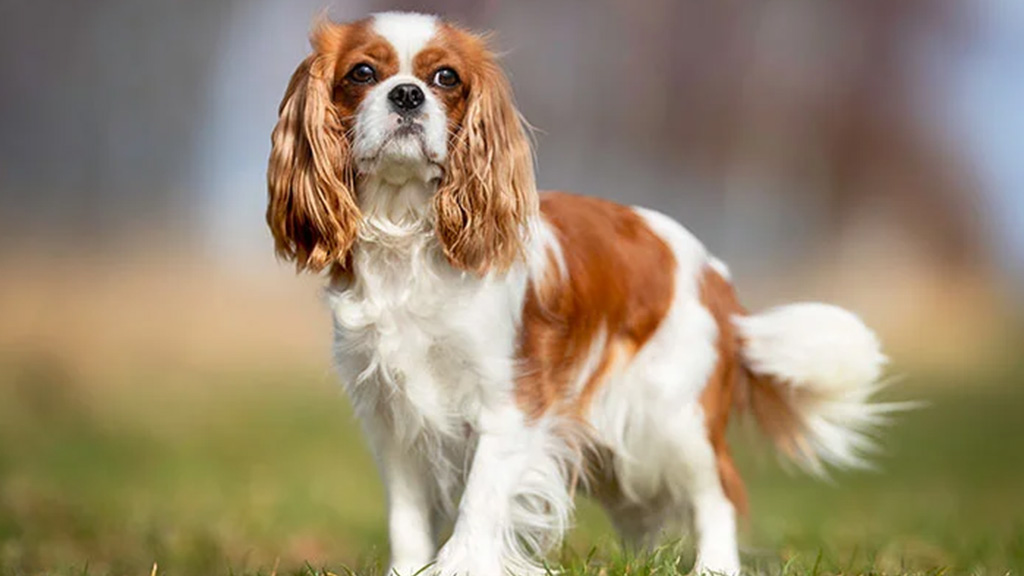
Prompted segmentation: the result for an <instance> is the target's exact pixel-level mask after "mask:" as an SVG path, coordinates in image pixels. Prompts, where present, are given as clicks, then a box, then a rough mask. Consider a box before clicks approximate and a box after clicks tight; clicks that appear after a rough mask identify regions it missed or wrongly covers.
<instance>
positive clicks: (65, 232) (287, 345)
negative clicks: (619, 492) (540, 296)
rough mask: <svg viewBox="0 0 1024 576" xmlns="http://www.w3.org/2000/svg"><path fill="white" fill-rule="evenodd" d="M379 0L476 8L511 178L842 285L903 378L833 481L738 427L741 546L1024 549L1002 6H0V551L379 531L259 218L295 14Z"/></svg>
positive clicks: (800, 294)
mask: <svg viewBox="0 0 1024 576" xmlns="http://www.w3.org/2000/svg"><path fill="white" fill-rule="evenodd" d="M396 8H397V9H413V10H421V11H429V12H435V13H441V14H445V15H447V16H448V17H449V18H452V19H454V20H456V21H457V22H460V23H463V24H465V25H467V26H470V27H473V28H477V29H490V30H494V31H496V32H497V35H496V44H497V47H498V48H499V49H500V50H501V51H502V53H503V54H504V64H505V66H506V69H507V71H508V73H509V75H510V77H511V79H512V83H513V86H514V88H515V91H516V95H517V99H518V103H519V106H520V108H521V110H522V111H523V113H524V114H525V116H526V117H527V118H528V119H529V121H530V122H531V123H532V124H533V125H534V126H535V127H536V128H537V134H536V143H537V157H538V178H539V182H540V185H541V186H542V187H544V188H552V189H567V190H575V191H580V192H583V193H586V194H591V195H595V196H601V197H605V198H610V199H614V200H617V201H621V202H625V203H632V204H642V205H646V206H648V207H653V208H656V209H658V210H661V211H663V212H665V213H667V214H669V215H671V216H673V217H674V218H676V219H678V220H680V221H682V222H683V223H684V224H685V225H687V226H688V227H689V228H690V229H692V230H693V231H694V232H695V233H696V234H697V235H698V236H699V237H701V238H702V239H703V240H704V241H705V242H706V243H707V244H708V245H709V247H710V248H711V249H712V250H713V251H714V252H715V253H717V254H718V255H719V256H721V257H722V258H723V259H725V260H726V261H727V262H729V264H730V266H731V268H732V270H733V273H734V276H735V278H736V280H737V282H738V285H739V287H740V292H741V295H742V297H743V299H744V300H745V302H746V303H747V304H748V305H749V306H750V307H752V308H760V307H763V306H768V305H771V304H773V303H780V302H785V301H791V300H804V299H826V300H829V301H833V302H836V303H839V304H842V305H844V306H847V307H849V308H851V309H853V310H856V311H857V312H858V313H860V314H861V315H862V316H863V317H864V318H865V319H866V320H867V321H868V322H869V323H870V324H871V325H872V326H874V327H876V328H877V329H878V331H879V332H880V334H881V335H882V337H883V339H884V340H885V342H886V344H887V348H888V350H889V351H890V352H891V355H892V358H893V364H892V372H893V374H894V375H897V376H899V378H898V379H897V380H898V384H897V385H896V386H894V387H893V389H892V390H891V391H890V392H891V395H892V396H894V397H898V398H910V397H913V398H924V399H926V400H928V401H929V402H930V408H928V409H926V410H921V411H918V412H915V413H913V414H908V415H906V416H905V417H904V418H901V419H900V421H899V422H898V423H897V424H896V426H895V427H894V428H893V430H892V431H891V432H890V433H889V435H888V438H889V439H888V441H887V442H886V443H887V445H888V449H887V450H886V452H885V454H883V455H881V456H879V458H878V460H879V467H880V468H881V469H882V472H881V473H880V474H866V475H865V474H860V475H850V474H846V475H839V476H837V478H836V482H835V483H834V484H833V485H828V484H815V483H812V482H810V481H808V480H806V479H801V478H799V477H798V476H797V477H793V476H789V475H787V474H786V473H784V472H781V471H780V470H779V469H778V467H777V466H775V464H774V461H773V458H772V457H771V455H770V454H769V453H768V452H767V450H766V448H765V447H764V446H763V445H759V444H757V442H756V441H753V442H752V441H749V440H747V439H742V440H738V442H739V443H740V444H742V445H744V446H747V448H745V450H746V454H747V456H746V457H745V460H744V462H745V463H744V466H743V468H744V471H745V472H746V473H747V475H748V478H749V479H750V483H751V485H752V492H753V502H754V517H753V518H752V519H751V521H750V522H749V523H748V526H747V529H746V532H745V534H746V536H745V541H746V544H745V553H746V554H747V557H748V559H749V560H750V561H751V562H752V563H754V564H756V565H761V564H763V565H764V566H765V567H766V568H765V569H767V570H770V569H772V568H771V567H772V566H775V567H777V566H780V565H783V563H785V562H786V561H791V560H793V561H809V562H810V563H812V564H813V563H814V562H815V558H817V562H818V564H819V565H821V566H824V567H825V569H826V570H832V571H843V570H844V566H845V567H846V568H845V570H846V571H851V570H853V571H857V570H867V569H875V570H883V571H900V570H910V569H933V568H938V567H952V568H951V569H954V570H974V571H978V570H981V571H985V570H991V571H992V573H1002V572H1000V570H1006V569H1015V570H1022V569H1024V423H1021V422H1020V420H1021V418H1020V414H1022V413H1024V412H1022V409H1024V390H1022V386H1024V358H1021V353H1022V346H1021V336H1022V335H1024V329H1022V328H1024V314H1022V311H1024V307H1022V306H1024V142H1022V138H1024V136H1022V135H1024V64H1022V62H1024V3H1021V2H1019V1H1017V0H961V1H943V0H901V1H899V2H891V1H885V0H870V1H864V0H835V1H831V2H821V1H819V0H765V1H762V2H738V1H737V2H734V1H731V0H729V1H721V2H698V1H678V0H631V1H629V2H626V1H621V0H609V1H600V2H583V1H573V0H521V1H515V2H513V1H507V0H506V1H502V0H485V1H482V2H473V1H470V0H447V1H445V0H437V1H433V2H426V1H424V2H398V3H387V2H379V1H376V0H372V1H371V0H339V1H336V2H332V3H327V2H325V1H324V0H317V1H311V0H294V1H285V0H234V1H231V0H214V1H211V0H150V1H147V2H138V1H135V0H89V1H63V2H61V1H56V0H2V1H0V569H3V570H5V571H11V573H24V572H32V573H41V572H47V571H55V572H60V571H64V570H80V569H81V568H82V567H84V566H90V567H91V568H89V570H92V572H93V573H140V572H145V571H146V570H149V569H150V566H151V565H152V564H153V563H154V562H158V563H162V565H164V566H169V567H170V568H168V569H169V570H171V571H172V572H173V571H175V570H176V571H177V572H178V573H220V572H224V573H226V572H227V571H229V570H232V571H235V572H236V573H238V572H245V571H246V570H260V569H262V570H264V571H265V572H267V573H269V572H270V571H271V570H272V567H274V566H278V565H280V566H282V567H287V568H288V569H301V567H302V566H304V565H305V563H307V562H308V563H309V565H310V566H317V567H319V566H321V565H328V566H337V565H341V564H346V565H352V566H355V565H363V566H372V565H374V563H375V562H377V561H378V560H379V558H380V557H381V555H383V554H384V552H385V551H386V542H385V538H384V534H385V532H384V527H383V518H382V512H381V511H382V509H383V500H382V496H381V493H380V489H379V487H378V486H377V479H376V474H375V472H374V471H373V467H372V465H371V463H370V460H369V458H368V456H367V454H366V451H365V450H364V449H363V447H362V444H361V440H360V438H359V434H358V432H357V428H356V427H355V426H354V424H353V423H352V420H351V417H350V414H349V411H348V408H347V404H346V402H345V401H344V399H343V398H342V397H341V394H340V388H339V387H338V386H336V384H335V383H334V381H333V377H332V376H331V374H330V361H329V346H330V326H329V321H328V316H327V314H326V311H325V308H324V306H323V304H322V303H321V302H320V297H319V292H318V289H319V280H318V279H316V278H298V277H295V276H294V274H293V273H292V270H291V267H290V266H288V265H286V264H282V263H278V262H276V261H275V259H274V257H273V254H272V242H271V239H270V237H269V234H268V233H267V231H266V229H265V225H264V221H263V210H264V206H265V194H266V192H265V181H264V174H265V169H266V159H267V155H268V153H269V135H270V131H271V129H272V127H273V125H274V123H275V120H276V110H277V105H278V102H279V99H280V97H281V95H282V93H283V91H284V87H285V85H286V83H287V80H288V78H289V76H290V74H291V72H292V70H293V69H294V67H295V66H296V64H297V63H298V62H299V61H300V60H301V58H302V57H303V56H304V54H305V53H306V51H307V49H308V44H307V41H306V36H307V32H308V29H309V26H310V23H311V21H312V20H313V19H314V17H315V16H316V15H318V14H320V13H322V12H323V11H325V10H326V11H327V12H328V13H329V14H330V15H331V16H332V17H333V18H335V19H337V20H346V19H355V18H360V17H363V16H365V15H366V14H367V13H369V12H372V11H377V10H383V9H396ZM741 435H742V434H741ZM580 524H581V527H580V529H579V530H577V531H576V533H575V534H574V536H573V539H572V542H573V545H574V546H575V548H576V549H582V550H586V549H587V547H588V546H591V545H593V544H594V543H599V545H600V546H603V545H604V543H606V542H610V537H609V536H608V532H607V524H606V522H605V521H604V520H603V519H602V518H601V517H600V514H599V513H597V512H596V511H595V510H593V509H591V508H589V507H587V506H586V505H584V510H583V514H582V520H581V522H580ZM613 546H614V545H613V544H611V543H609V544H608V547H613ZM794 559H796V560H794ZM847 562H849V564H847ZM283 569H284V568H282V570H283ZM61 573H62V572H61ZM74 573H80V572H74Z"/></svg>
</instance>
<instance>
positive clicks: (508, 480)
mask: <svg viewBox="0 0 1024 576" xmlns="http://www.w3.org/2000/svg"><path fill="white" fill-rule="evenodd" d="M478 433H479V438H478V441H477V446H476V452H475V453H474V456H473V463H472V467H471V468H470V471H469V476H468V478H467V480H466V486H465V490H464V492H463V495H462V500H461V502H460V503H459V510H458V516H457V518H456V521H455V529H454V531H453V532H452V536H451V538H450V539H449V540H448V542H447V543H446V544H445V545H444V546H443V547H442V548H441V551H440V552H439V553H438V556H437V564H436V566H435V568H436V570H435V572H436V573H437V574H440V575H443V576H505V574H507V573H509V572H508V571H509V570H511V571H512V572H514V573H516V574H520V573H526V572H530V571H532V569H534V568H536V565H535V564H532V559H531V558H527V557H523V553H522V549H521V547H520V546H519V545H518V543H517V542H516V536H515V523H514V520H515V518H514V514H513V508H512V507H513V505H514V502H513V499H514V498H515V497H516V495H517V493H518V492H519V491H520V490H521V488H522V486H521V484H522V481H523V478H524V475H525V474H526V473H527V472H528V471H529V470H530V468H531V466H533V465H534V464H535V463H536V459H537V458H543V457H544V455H543V453H542V452H541V451H542V450H543V438H542V435H543V431H541V430H539V429H537V428H535V427H533V426H531V425H529V424H528V423H527V422H525V420H524V417H523V415H522V414H521V413H520V412H519V411H518V410H516V409H514V408H507V409H505V410H502V411H496V412H494V411H485V413H484V414H483V415H482V416H481V419H480V425H479V429H478Z"/></svg>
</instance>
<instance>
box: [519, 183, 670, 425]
mask: <svg viewBox="0 0 1024 576" xmlns="http://www.w3.org/2000/svg"><path fill="white" fill-rule="evenodd" d="M541 213H542V214H543V216H544V218H545V219H546V221H547V222H548V223H549V224H550V225H551V227H552V228H553V229H554V232H555V235H556V237H557V239H558V241H559V244H560V245H561V248H562V255H563V257H564V262H565V269H566V272H567V274H568V277H567V278H564V277H561V276H560V274H559V266H558V263H557V261H556V259H555V255H554V254H549V258H550V260H551V262H550V264H549V266H548V271H549V277H548V278H545V279H543V280H542V281H538V280H537V279H534V280H533V283H532V284H531V286H530V287H529V288H528V292H527V296H526V301H525V304H524V308H523V326H522V330H521V332H520V342H519V354H518V356H519V359H520V361H521V362H522V367H523V370H522V373H521V375H520V377H519V379H518V380H517V382H516V396H517V400H518V402H519V405H520V406H521V407H522V409H523V410H524V412H526V413H527V414H528V415H529V416H531V417H538V416H540V415H541V414H543V413H545V412H547V411H548V410H550V409H552V408H553V407H557V409H558V410H562V411H564V412H566V413H568V414H571V415H573V416H575V417H579V418H582V417H583V416H584V414H585V413H586V409H587V407H588V406H589V403H590V402H591V401H592V399H593V397H594V395H595V394H596V393H597V392H598V390H599V389H600V387H601V385H602V383H603V382H605V381H606V380H607V378H608V376H609V375H610V374H612V373H614V371H615V370H616V368H617V367H619V366H621V365H622V364H623V363H624V362H626V361H628V360H629V359H631V358H632V357H633V356H634V355H635V354H636V352H637V351H638V350H639V349H640V348H641V347H642V346H643V345H644V344H645V343H646V342H647V340H648V339H649V338H650V337H651V335H652V334H654V331H655V330H656V329H657V328H658V326H659V325H660V324H661V321H662V319H663V318H664V317H665V314H666V313H667V312H668V309H669V306H670V304H671V302H672V297H673V293H674V290H675V278H674V276H675V274H674V271H675V267H676V261H675V257H674V255H673V254H672V251H671V249H670V248H669V246H668V245H667V244H666V243H665V242H664V241H663V240H662V239H661V238H660V237H659V236H657V235H656V234H655V233H654V232H653V231H652V230H651V229H650V228H649V227H648V226H647V223H646V222H645V221H644V220H643V219H642V218H641V217H640V216H639V215H637V214H636V212H634V211H633V210H631V209H629V208H626V207H625V206H620V205H618V204H614V203H611V202H607V201H604V200H599V199H597V198H587V197H583V196H574V195H570V194H566V193H561V192H548V193H546V194H544V195H542V197H541ZM538 282H539V283H538ZM602 331H604V334H605V335H606V340H605V344H604V347H603V349H601V350H599V351H598V354H599V356H598V362H597V364H596V367H595V369H594V370H593V372H592V374H590V375H589V376H588V377H587V379H586V381H585V382H584V383H583V386H582V389H581V390H579V395H578V396H577V395H576V393H577V391H576V390H574V389H572V388H573V383H574V382H575V381H577V380H578V379H579V378H580V374H579V372H580V370H582V369H583V368H584V367H585V366H584V365H585V364H586V363H587V358H588V357H589V356H590V355H591V354H592V351H591V350H592V347H593V346H594V345H595V342H597V341H598V338H599V335H600V334H601V333H602ZM574 399H575V401H572V400H574Z"/></svg>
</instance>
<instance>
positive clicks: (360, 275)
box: [267, 12, 892, 576]
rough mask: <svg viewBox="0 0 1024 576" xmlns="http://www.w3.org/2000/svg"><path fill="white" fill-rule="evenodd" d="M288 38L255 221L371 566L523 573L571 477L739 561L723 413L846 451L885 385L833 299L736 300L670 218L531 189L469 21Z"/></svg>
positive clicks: (549, 541)
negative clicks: (265, 237) (327, 336)
mask: <svg viewBox="0 0 1024 576" xmlns="http://www.w3.org/2000/svg"><path fill="white" fill-rule="evenodd" d="M311 44H312V53H311V54H310V55H309V56H308V57H307V58H306V59H305V60H303V61H302V63H301V64H300V65H299V67H298V69H297V70H296V71H295V73H294V75H293V76H292V78H291V81H290V82H289V84H288V88H287V91H286V92H285V96H284V100H283V102H282V103H281V107H280V118H279V120H278V122H277V126H276V128H275V129H274V131H273V136H272V144H273V149H272V152H271V154H270V162H269V170H268V173H267V179H268V189H269V208H268V210H267V222H268V224H269V226H270V230H271V231H272V233H273V237H274V241H275V245H276V250H277V254H278V255H279V256H280V257H282V258H284V259H287V260H291V261H293V262H294V263H295V265H296V267H297V268H298V270H299V271H308V272H313V273H319V272H324V276H325V278H326V279H327V282H328V286H327V289H326V294H327V300H328V302H329V305H330V310H331V313H332V316H333V321H334V322H333V323H334V360H335V362H336V364H337V370H338V372H339V374H340V378H341V382H342V383H343V384H344V387H345V389H346V391H347V393H348V395H349V396H350V397H351V401H352V404H353V406H354V410H355V412H356V415H357V417H358V418H359V420H360V422H361V423H362V425H363V427H364V431H365V435H366V437H367V438H368V441H369V443H370V445H371V447H372V450H373V453H374V455H375V457H376V460H377V463H378V465H379V468H380V472H381V475H382V478H383V482H384V485H385V491H386V494H387V515H388V524H389V529H388V534H389V538H390V550H391V557H390V570H389V572H390V573H392V574H394V573H397V574H400V575H402V576H412V575H413V574H415V573H417V572H418V571H420V570H421V569H422V568H423V567H424V566H428V565H431V567H430V568H429V570H430V573H431V574H435V573H436V574H441V575H445V576H449V575H461V576H500V575H504V574H538V573H544V568H543V566H542V560H543V555H544V554H545V552H546V551H548V550H550V549H551V548H552V547H553V546H555V545H557V544H558V543H559V542H560V541H561V539H562V536H563V535H564V534H565V532H566V530H567V529H568V527H569V526H570V522H571V517H572V512H573V499H574V495H575V492H576V491H577V490H580V491H584V492H586V493H587V494H589V495H590V496H592V497H593V498H595V499H596V500H597V501H599V502H600V503H601V504H602V505H603V506H604V507H605V509H606V510H607V512H608V514H609V516H610V517H611V519H612V522H613V523H614V525H615V527H616V528H617V529H618V531H619V533H620V534H621V536H622V538H623V540H624V541H625V542H626V543H628V544H633V545H637V546H641V547H643V546H649V545H651V544H655V543H657V542H658V540H659V539H661V538H665V537H678V536H680V535H682V534H683V533H684V531H687V530H692V533H693V535H694V537H695V541H696V548H697V564H696V568H695V571H696V572H698V573H711V572H713V573H724V574H737V573H738V572H739V571H740V558H739V553H738V550H737V541H736V524H737V516H739V515H742V514H744V513H745V511H746V508H747V499H746V495H745V492H744V488H743V482H742V480H741V479H740V476H739V474H738V472H737V469H736V466H735V465H734V463H733V459H732V456H731V455H730V451H729V445H728V443H727V441H726V426H727V424H728V422H729V418H730V415H731V414H732V413H734V412H739V411H750V412H752V413H753V415H754V417H755V419H756V421H757V422H758V423H759V424H760V427H761V428H762V430H763V431H764V432H765V434H766V435H767V436H768V437H770V438H771V439H772V440H773V441H774V443H775V445H776V446H777V447H778V448H779V449H780V450H781V451H782V452H783V453H784V454H786V455H788V456H790V457H792V459H794V460H795V461H796V462H797V463H799V464H801V465H803V466H804V467H805V468H807V469H808V470H810V471H811V472H816V473H823V471H824V470H825V467H826V466H827V465H833V466H838V467H844V466H845V467H849V466H858V465H862V464H863V460H862V455H863V454H864V452H865V449H866V448H869V447H870V446H871V445H872V444H871V440H870V434H869V432H870V431H871V430H872V429H873V427H874V426H875V425H876V424H878V423H879V422H880V421H881V420H882V419H883V417H884V413H885V412H887V411H889V409H890V408H891V406H892V405H887V404H878V403H873V402H872V396H873V394H874V392H876V391H877V390H878V388H879V384H878V380H879V376H880V373H881V371H882V367H883V365H884V363H885V357H884V356H883V355H882V353H881V351H880V349H879V343H878V340H877V339H876V337H875V335H874V334H873V333H872V332H871V331H870V330H869V329H868V328H867V327H865V326H864V324H862V323H861V321H860V320H859V319H858V318H857V317H856V316H854V315H853V314H851V313H849V312H846V311H844V310H842V309H840V308H836V307H834V306H830V305H826V304H817V303H804V304H793V305H787V306H782V307H779V308H775V309H772V310H769V311H766V312H762V313H757V314H752V313H749V312H747V311H746V310H745V309H744V308H743V306H742V305H741V304H740V303H739V301H738V300H737V297H736V295H735V293H734V291H733V287H732V285H731V283H730V280H729V272H728V270H727V268H726V266H725V265H724V264H723V263H722V262H721V261H719V260H717V259H716V258H715V257H713V256H712V255H711V254H709V253H708V251H707V250H706V249H705V247H704V246H703V245H702V244H701V243H700V242H699V241H698V240H697V239H696V238H695V237H694V236H693V235H691V234H690V232H688V231H687V230H686V229H685V228H683V227H682V226H681V225H680V224H678V223H677V222H675V221H674V220H672V219H671V218H669V217H668V216H665V215H663V214H659V213H657V212H654V211H651V210H647V209H644V208H638V207H627V206H622V205H619V204H614V203H611V202H608V201H604V200H598V199H596V198H588V197H585V196H576V195H572V194H568V193H564V192H545V193H538V192H537V190H536V186H535V180H534V169H533V156H532V150H531V146H530V140H529V139H528V138H527V134H526V130H525V129H524V121H523V118H522V116H521V115H520V114H519V111H518V110H517V109H516V106H515V104H514V102H513V99H512V91H511V89H510V87H509V83H508V80H507V79H506V78H505V76H504V74H503V73H502V70H501V68H500V67H499V65H498V62H497V59H496V57H495V54H494V53H493V52H492V51H491V49H490V48H488V45H487V42H486V40H485V38H484V37H482V36H479V35H476V34H473V33H471V32H468V31H466V30H464V29H462V28H459V27H457V26H455V25H453V24H451V23H448V22H445V21H443V20H440V19H438V18H435V17H433V16H426V15H422V14H411V13H394V12H391V13H382V14H376V15H373V16H371V17H369V18H366V19H364V20H359V21H356V22H351V23H346V24H337V23H332V22H322V23H320V24H319V25H318V26H317V27H316V28H315V30H314V32H313V33H312V39H311ZM446 522H449V523H454V528H453V529H452V532H451V536H450V537H449V538H448V539H447V541H445V542H444V543H443V544H442V543H441V542H439V541H438V537H439V534H440V533H442V529H443V527H444V525H445V523H446Z"/></svg>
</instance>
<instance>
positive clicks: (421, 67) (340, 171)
mask: <svg viewBox="0 0 1024 576" xmlns="http://www.w3.org/2000/svg"><path fill="white" fill-rule="evenodd" d="M311 43H312V46H313V54H311V55H310V56H309V57H308V58H306V59H305V60H304V61H303V62H302V63H301V64H300V65H299V68H298V70H296V72H295V74H294V75H293V77H292V80H291V82H290V84H289V86H288V90H287V92H286V94H285V97H284V101H283V102H282V104H281V111H280V119H279V121H278V124H277V127H276V128H275V129H274V134H273V138H272V140H273V150H272V152H271V158H270V167H269V170H268V189H269V196H270V206H269V208H268V212H267V220H268V223H269V224H270V227H271V230H272V232H273V233H274V238H275V242H276V246H277V251H278V253H279V254H281V255H282V256H284V257H287V258H290V259H294V260H295V261H296V264H297V266H298V267H299V269H308V270H313V271H317V270H320V269H323V268H324V267H326V266H329V265H334V266H340V267H345V265H346V256H347V254H348V251H349V250H350V249H351V247H352V244H353V242H354V241H355V238H356V233H357V232H358V228H359V225H360V222H361V220H362V214H361V212H360V207H361V206H362V205H363V203H364V201H365V199H364V198H360V194H361V193H362V190H361V186H362V185H364V184H366V183H368V182H374V181H383V182H387V183H391V184H395V185H402V184H404V183H405V182H407V181H410V180H414V181H418V182H421V183H424V184H426V185H427V189H431V190H433V189H435V188H436V192H435V193H434V197H433V198H432V200H431V204H432V212H431V217H432V218H433V219H434V224H435V231H436V233H437V236H438V239H439V241H440V243H441V246H442V247H443V248H444V251H445V254H446V255H447V256H448V259H449V261H451V262H452V264H454V265H456V266H458V267H460V268H463V269H467V270H471V271H475V272H479V273H483V272H486V271H488V270H489V269H491V268H497V269H505V268H507V267H508V266H509V265H510V264H511V262H512V261H514V260H515V259H516V258H517V257H518V256H519V255H520V254H521V249H522V246H521V244H522V235H523V227H524V226H525V223H526V219H527V218H528V217H529V216H530V215H531V214H532V213H533V212H534V211H535V209H536V192H535V188H534V182H533V166H532V159H531V151H530V146H529V142H528V141H527V139H526V137H525V134H524V132H523V127H522V124H521V121H520V118H519V114H518V112H517V111H516V109H515V107H514V105H513V103H512V97H511V91H510V89H509V87H508V83H507V81H506V80H505V77H504V75H503V74H502V72H501V70H500V68H499V67H498V65H497V62H496V61H495V58H494V56H493V54H492V53H491V52H490V51H489V50H488V48H487V46H486V43H485V41H484V40H483V38H481V37H479V36H477V35H474V34H471V33H469V32H466V31H464V30H461V29H459V28H457V27H455V26H453V25H451V24H448V23H445V22H442V21H439V20H437V19H436V18H434V17H432V16H425V15H421V14H405V13H386V14H379V15H375V16H373V17H370V18H368V19H365V20H360V21H357V22H353V23H349V24H334V23H323V24H321V25H319V26H318V27H317V28H316V30H315V31H314V32H313V35H312V39H311Z"/></svg>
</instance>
